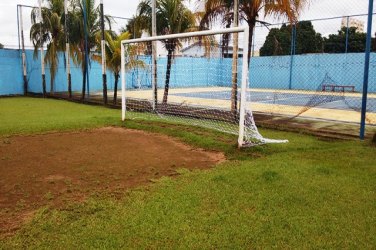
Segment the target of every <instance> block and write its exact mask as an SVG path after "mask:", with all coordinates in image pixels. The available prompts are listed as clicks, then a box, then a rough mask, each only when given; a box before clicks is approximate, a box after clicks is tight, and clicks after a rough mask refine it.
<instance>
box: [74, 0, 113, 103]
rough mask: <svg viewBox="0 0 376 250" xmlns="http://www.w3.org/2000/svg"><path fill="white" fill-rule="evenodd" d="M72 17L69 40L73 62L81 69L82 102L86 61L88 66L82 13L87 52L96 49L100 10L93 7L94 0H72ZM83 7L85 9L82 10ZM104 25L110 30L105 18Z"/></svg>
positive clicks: (99, 27) (107, 19)
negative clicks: (85, 19) (85, 18)
mask: <svg viewBox="0 0 376 250" xmlns="http://www.w3.org/2000/svg"><path fill="white" fill-rule="evenodd" d="M71 5H72V16H71V17H70V18H69V21H70V23H69V30H70V32H69V34H70V36H69V39H70V42H71V44H72V45H71V50H72V52H73V62H74V63H75V64H76V65H79V66H81V69H82V74H83V78H82V97H81V98H82V100H83V99H84V97H85V91H86V77H85V75H86V73H87V72H86V70H88V69H86V67H85V64H86V60H89V61H88V62H87V63H88V64H89V65H90V63H91V62H90V57H89V56H88V57H87V59H86V57H85V32H84V11H86V17H87V23H86V30H87V43H88V44H87V46H88V50H89V52H90V51H92V50H93V49H95V48H96V46H97V42H96V37H97V35H98V34H99V33H100V32H101V20H100V8H99V6H95V1H94V0H72V2H71ZM84 7H86V8H85V9H84ZM105 21H106V24H107V25H108V26H109V28H110V30H111V19H110V18H109V17H106V20H105Z"/></svg>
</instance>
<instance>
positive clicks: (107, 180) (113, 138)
mask: <svg viewBox="0 0 376 250" xmlns="http://www.w3.org/2000/svg"><path fill="white" fill-rule="evenodd" d="M224 160H225V158H224V155H223V154H222V153H216V152H206V151H204V150H201V149H194V148H192V147H189V146H187V145H185V144H182V143H180V142H178V141H176V140H174V139H172V138H169V137H167V136H163V135H157V134H151V133H145V132H142V131H136V130H126V129H122V128H112V127H110V128H102V129H96V130H92V131H88V132H74V133H53V134H45V135H35V136H15V137H10V138H0V176H1V178H0V236H1V235H5V234H8V233H11V232H13V231H14V230H16V229H17V228H18V227H19V226H20V225H21V224H22V223H23V222H24V221H25V220H28V219H29V218H30V217H32V213H33V211H35V210H36V209H38V208H40V207H41V206H44V205H53V206H56V207H61V206H64V204H66V203H67V202H69V201H82V200H84V199H85V198H86V197H88V196H89V195H91V194H93V193H97V192H99V193H106V194H114V195H117V194H122V193H123V192H124V190H126V189H127V188H130V187H135V186H138V185H143V184H147V183H149V182H150V181H152V180H154V179H158V178H160V177H161V176H172V175H176V174H177V172H176V170H177V169H180V168H187V169H205V168H209V167H211V166H213V165H215V164H216V163H219V162H221V161H224Z"/></svg>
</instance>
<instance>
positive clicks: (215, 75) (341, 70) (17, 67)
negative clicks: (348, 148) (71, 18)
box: [0, 50, 376, 95]
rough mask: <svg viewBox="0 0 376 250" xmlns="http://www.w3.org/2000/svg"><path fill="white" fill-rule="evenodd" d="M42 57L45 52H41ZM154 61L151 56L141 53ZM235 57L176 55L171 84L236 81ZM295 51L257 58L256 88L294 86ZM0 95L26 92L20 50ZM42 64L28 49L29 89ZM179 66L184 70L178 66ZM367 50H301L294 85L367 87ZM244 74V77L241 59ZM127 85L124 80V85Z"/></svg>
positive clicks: (134, 82)
mask: <svg viewBox="0 0 376 250" xmlns="http://www.w3.org/2000/svg"><path fill="white" fill-rule="evenodd" d="M38 56H39V55H38ZM141 59H142V60H144V61H145V62H146V64H150V62H151V60H150V58H149V57H144V58H141ZM231 61H232V59H213V58H212V59H211V60H210V61H208V60H207V59H204V58H189V57H184V58H175V59H174V64H173V66H172V70H171V80H170V86H171V88H178V87H204V86H231V78H232V73H231V72H232V66H231ZM290 62H291V61H290V56H278V57H256V58H252V60H251V66H250V87H252V88H265V89H268V88H270V89H288V88H289V82H290ZM166 63H167V59H166V58H160V59H159V60H158V76H159V82H158V87H160V88H163V86H164V77H165V74H166ZM71 65H72V69H71V70H72V89H73V91H81V88H82V73H81V68H79V67H77V66H75V65H74V63H73V62H72V63H71ZM0 66H1V67H0V73H1V75H0V95H10V94H22V93H23V80H22V65H21V55H20V53H19V51H18V50H0ZM370 66H371V68H370V78H369V80H370V82H369V91H370V92H376V53H372V55H371V65H370ZM40 69H41V65H40V60H39V58H38V57H36V58H34V57H33V51H27V71H28V79H29V91H31V92H38V93H40V92H42V84H41V70H40ZM177 69H179V71H178V70H177ZM363 71H364V54H363V53H352V54H315V55H298V56H295V57H294V60H293V71H292V89H305V90H316V89H318V88H319V87H320V84H321V83H322V82H323V80H324V78H325V76H326V75H328V76H329V77H330V78H331V79H333V81H334V82H335V83H337V84H339V85H354V86H355V88H356V91H359V92H360V91H362V84H363ZM238 73H239V74H238V77H239V80H240V76H241V74H240V73H241V60H239V72H238ZM107 77H108V80H107V82H108V88H109V90H112V89H113V88H114V75H113V74H112V73H111V72H108V74H107ZM50 79H51V78H50V73H49V68H48V65H47V66H46V81H47V91H49V90H50ZM126 81H127V88H139V87H140V86H141V88H145V87H151V74H150V69H139V70H132V71H130V72H129V73H128V74H127V79H126ZM120 86H121V84H120V82H119V88H120ZM67 88H68V87H67V77H66V73H65V64H64V55H63V54H61V55H60V57H59V68H58V72H57V76H56V80H55V91H67ZM101 90H102V72H101V66H100V64H98V63H97V62H94V61H92V63H91V67H90V91H92V92H94V91H95V92H97V91H101Z"/></svg>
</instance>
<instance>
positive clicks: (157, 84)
mask: <svg viewBox="0 0 376 250" xmlns="http://www.w3.org/2000/svg"><path fill="white" fill-rule="evenodd" d="M166 33H168V32H166ZM153 50H156V51H153ZM153 52H154V53H153ZM155 57H156V58H155ZM121 61H122V62H121V78H122V91H121V95H122V120H123V121H124V120H125V118H126V117H128V118H131V119H133V118H138V117H139V118H143V119H148V118H155V117H160V118H163V119H167V120H170V121H173V122H179V123H183V124H188V125H195V126H202V127H207V128H211V129H216V130H219V131H222V132H226V133H231V134H236V135H238V145H239V147H245V146H252V145H259V144H265V143H284V142H287V141H286V140H271V139H266V138H264V137H263V136H262V135H261V134H260V133H259V131H258V129H257V126H256V124H255V121H254V118H253V113H252V109H251V102H250V101H251V98H252V93H251V92H250V88H249V87H250V86H249V66H248V28H243V27H239V28H229V29H222V30H217V31H214V30H208V31H199V32H190V33H180V34H171V35H169V34H167V35H161V36H155V37H147V38H140V39H133V40H124V41H122V46H121ZM153 62H155V63H153ZM127 111H131V112H128V113H127Z"/></svg>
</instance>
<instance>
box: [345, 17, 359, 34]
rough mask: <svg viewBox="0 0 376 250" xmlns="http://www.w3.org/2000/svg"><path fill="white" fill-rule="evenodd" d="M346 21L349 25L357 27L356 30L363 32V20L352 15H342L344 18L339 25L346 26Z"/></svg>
mask: <svg viewBox="0 0 376 250" xmlns="http://www.w3.org/2000/svg"><path fill="white" fill-rule="evenodd" d="M347 23H348V25H349V27H355V28H357V32H364V22H363V21H361V20H359V19H356V18H352V17H344V18H342V23H341V27H347Z"/></svg>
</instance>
